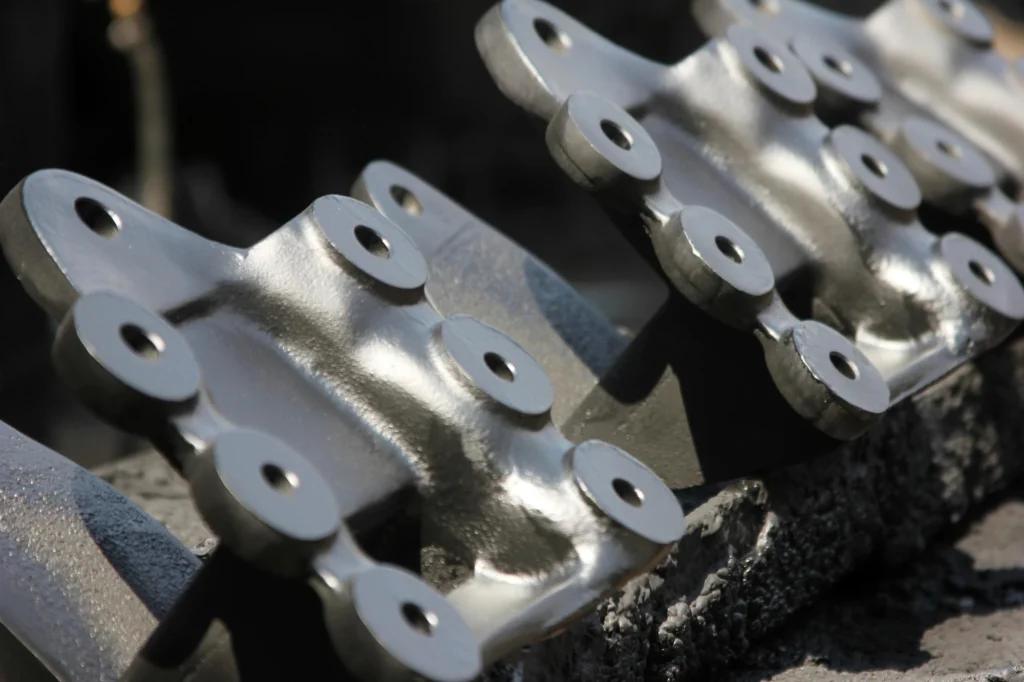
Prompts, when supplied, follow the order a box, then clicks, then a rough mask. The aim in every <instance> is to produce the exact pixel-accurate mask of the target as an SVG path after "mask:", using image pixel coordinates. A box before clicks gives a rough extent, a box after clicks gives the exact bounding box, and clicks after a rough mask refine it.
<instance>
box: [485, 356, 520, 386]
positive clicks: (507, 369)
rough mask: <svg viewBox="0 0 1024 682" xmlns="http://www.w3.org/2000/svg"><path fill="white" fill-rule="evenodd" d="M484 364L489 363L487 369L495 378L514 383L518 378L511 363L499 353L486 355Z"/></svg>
mask: <svg viewBox="0 0 1024 682" xmlns="http://www.w3.org/2000/svg"><path fill="white" fill-rule="evenodd" d="M484 362H485V363H487V369H489V370H491V372H493V373H494V376H496V377H498V378H499V379H501V380H502V381H514V380H515V378H516V368H515V365H513V364H512V363H511V362H509V361H508V360H506V359H505V358H503V357H501V356H500V355H498V354H497V353H485V354H484Z"/></svg>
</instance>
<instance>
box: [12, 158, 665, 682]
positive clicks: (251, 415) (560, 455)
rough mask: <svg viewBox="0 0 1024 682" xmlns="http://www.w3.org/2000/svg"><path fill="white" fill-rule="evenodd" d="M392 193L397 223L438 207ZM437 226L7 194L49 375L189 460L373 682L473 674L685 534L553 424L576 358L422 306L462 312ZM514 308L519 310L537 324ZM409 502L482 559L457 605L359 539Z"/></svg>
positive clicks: (322, 213)
mask: <svg viewBox="0 0 1024 682" xmlns="http://www.w3.org/2000/svg"><path fill="white" fill-rule="evenodd" d="M379 171H380V167H378V168H377V170H376V171H374V169H373V167H371V169H370V170H369V171H368V172H367V174H366V175H364V182H363V183H362V185H361V187H362V188H363V191H365V192H366V193H369V194H372V193H374V192H375V191H376V190H374V189H373V188H372V187H370V186H369V185H368V184H367V182H366V179H367V178H368V177H369V176H370V175H371V172H379ZM403 179H407V178H403ZM370 184H371V185H372V183H370ZM420 189H422V188H420ZM392 199H393V200H394V202H395V203H394V204H393V205H392V206H391V208H392V209H393V210H394V209H401V210H403V211H406V212H407V213H409V214H417V213H421V214H422V213H426V212H428V211H430V210H431V209H432V207H433V206H435V205H439V203H435V202H434V201H433V197H432V196H431V194H430V193H429V192H423V193H422V194H417V195H416V196H415V197H413V198H412V199H410V197H409V196H407V195H401V194H395V195H392ZM401 199H404V200H405V201H402V200H401ZM413 200H415V203H412V201H413ZM410 207H412V208H410ZM444 209H445V210H447V211H449V212H450V211H453V210H454V209H453V208H452V205H451V204H450V203H448V204H445V205H444ZM410 219H411V218H410ZM445 223H447V224H450V225H458V223H457V222H455V221H452V220H447V221H445ZM428 234H430V233H429V232H424V234H423V235H421V237H420V239H422V240H425V241H427V242H428V243H430V240H431V239H436V241H434V242H432V243H433V244H434V247H435V250H434V251H433V252H432V251H431V250H430V249H429V248H427V249H423V248H421V247H420V246H419V245H418V243H417V241H416V240H414V239H412V238H411V237H410V236H408V235H407V234H406V232H405V231H403V229H402V228H400V227H399V226H398V225H396V224H395V223H394V222H392V221H391V220H389V219H388V218H386V217H385V216H384V215H382V214H381V213H379V212H378V211H377V210H374V209H373V208H372V207H370V206H369V205H367V204H365V203H362V202H360V201H357V200H355V199H351V198H348V197H341V196H333V195H332V196H327V197H322V198H320V199H318V200H316V201H315V202H314V203H313V204H312V205H311V206H310V207H309V208H308V209H307V210H306V211H304V212H303V213H302V214H300V215H299V216H297V217H296V218H295V219H293V220H291V221H289V222H288V223H287V224H286V225H285V226H284V227H282V228H280V229H279V230H277V231H276V232H275V233H273V234H272V235H270V236H269V237H267V238H266V239H264V240H263V241H261V242H260V243H258V244H256V245H255V246H253V247H252V248H250V249H247V250H240V249H234V248H231V247H227V246H223V245H220V244H215V243H212V242H209V241H207V240H205V239H202V238H200V237H198V236H196V235H193V234H190V233H188V232H187V231H185V230H183V229H181V228H180V227H178V226H177V225H174V224H173V223H171V222H169V221H167V220H165V219H163V218H161V217H159V216H157V215H155V214H153V213H151V212H149V211H147V210H145V209H143V208H142V207H140V206H138V205H137V204H135V203H133V202H131V201H130V200H128V199H127V198H125V197H123V196H122V195H120V194H118V193H116V192H115V191H113V190H111V189H109V188H107V187H105V186H103V185H100V184H99V183H96V182H93V181H91V180H88V179H86V178H84V177H82V176H78V175H75V174H72V173H68V172H65V171H41V172H38V173H34V174H33V175H30V176H29V177H28V178H26V179H25V180H24V181H22V183H21V184H19V185H18V187H17V188H15V189H14V190H13V191H12V192H11V193H10V194H9V195H8V196H7V198H6V199H5V200H4V201H3V203H2V204H0V242H2V244H3V248H4V254H5V256H6V258H7V259H8V261H9V263H10V264H11V266H12V267H13V268H14V270H15V272H16V274H17V275H18V276H19V278H20V279H21V281H22V282H23V284H24V285H25V287H26V289H27V290H28V291H29V293H30V294H31V295H32V296H33V298H35V300H36V301H37V302H38V303H39V304H40V305H42V306H43V307H44V308H45V309H46V310H47V311H48V312H49V314H50V315H51V316H52V317H53V318H54V319H57V320H61V324H60V329H59V331H58V335H57V340H56V342H55V345H54V362H55V364H56V366H57V368H58V371H59V372H60V374H61V375H62V376H63V377H64V379H65V380H66V381H67V382H68V383H69V384H70V385H71V387H72V388H73V389H74V390H75V392H76V393H77V395H78V396H79V397H80V398H81V399H82V400H83V401H84V402H86V403H87V404H88V405H90V406H91V407H92V408H93V409H94V410H96V411H97V412H98V413H100V414H101V415H103V416H104V417H106V418H107V419H108V420H110V421H112V422H113V423H115V424H116V425H119V426H121V427H123V428H127V429H131V430H135V431H139V432H141V433H143V434H144V435H147V436H149V437H150V438H152V439H153V440H154V442H155V443H156V444H157V445H158V447H159V448H160V449H161V451H162V452H163V453H164V454H165V455H167V456H168V457H169V458H170V459H171V460H172V461H173V462H175V463H176V464H177V466H179V467H180V468H181V470H182V471H183V473H184V475H185V476H186V478H187V479H188V481H189V483H190V485H191V486H192V491H193V495H194V497H195V500H196V504H197V506H198V508H199V510H200V512H201V513H202V514H203V517H204V519H205V520H206V522H207V523H208V524H209V525H210V527H211V528H212V529H213V530H214V532H215V533H217V534H218V536H219V537H220V539H221V542H222V543H223V545H224V546H225V547H226V548H227V549H228V550H229V551H230V552H232V553H233V554H234V555H237V556H238V557H241V558H242V559H244V560H245V561H247V562H249V563H250V564H252V565H253V566H257V567H259V568H261V569H262V570H266V571H269V572H271V573H274V574H276V575H280V576H284V577H288V578H293V579H295V580H305V581H308V582H309V584H310V585H312V586H313V587H314V588H315V590H316V591H317V593H318V594H319V595H320V598H321V600H322V602H323V605H324V614H325V615H324V619H325V626H326V628H327V631H328V632H329V634H330V635H331V637H332V638H333V639H334V642H335V649H336V652H337V654H338V656H339V657H340V658H341V659H342V660H343V661H344V663H345V665H346V667H347V668H349V669H350V670H352V671H353V672H355V673H357V674H358V675H360V676H362V677H363V678H366V679H407V678H410V677H414V676H417V675H419V676H421V677H425V678H428V679H437V680H468V679H471V678H472V677H474V676H475V675H476V674H477V673H478V672H479V671H480V668H481V666H482V664H484V663H487V662H490V661H493V660H495V659H496V658H498V657H500V656H502V655H504V654H506V653H508V652H510V651H513V650H515V649H516V648H518V647H519V646H522V645H523V644H526V643H529V642H532V641H536V640H537V639H539V638H542V637H544V636H547V635H549V634H552V633H554V632H556V631H558V630H559V629H560V628H562V627H564V626H565V625H566V624H567V623H568V622H570V621H571V620H573V619H574V618H575V617H577V616H578V615H579V614H581V613H583V612H584V611H585V610H586V609H588V608H589V607H590V606H592V605H593V604H594V603H595V602H596V601H597V600H599V599H601V598H602V597H603V596H605V595H607V594H608V593H610V592H611V591H612V590H613V589H615V588H616V587H617V586H619V585H621V584H622V583H623V582H625V581H626V580H628V579H629V578H630V577H632V576H634V575H636V574H637V573H639V572H642V571H644V570H645V569H646V568H648V567H649V566H651V565H652V564H653V563H654V562H656V561H658V560H659V559H660V558H661V557H662V556H663V555H664V554H665V552H667V551H668V548H669V546H670V545H671V543H672V542H673V541H674V540H675V539H677V538H678V537H680V536H681V534H682V532H683V515H682V511H681V510H680V508H679V505H678V504H677V502H676V500H675V497H674V495H673V494H672V492H671V491H670V490H669V489H668V488H667V487H666V486H665V485H664V483H662V482H661V481H659V480H658V479H657V477H656V476H654V475H652V474H651V473H650V472H649V471H648V470H647V469H646V467H644V466H643V465H642V464H640V463H639V462H638V461H636V460H635V459H633V458H632V457H630V456H629V455H627V454H626V453H625V452H623V451H622V450H619V449H618V448H615V447H614V446H612V445H608V444H604V443H600V442H586V443H581V444H578V445H574V444H573V443H572V442H570V441H569V440H567V439H566V438H565V437H564V436H563V435H561V434H560V433H559V431H558V429H557V428H556V426H555V425H554V424H552V415H553V414H554V415H558V414H560V412H559V411H560V409H564V408H560V403H559V402H558V401H559V399H560V398H559V396H558V389H559V388H560V387H561V385H563V384H566V383H569V384H571V383H572V382H573V381H576V380H577V379H576V378H571V379H564V378H563V377H571V376H573V375H572V374H571V373H572V372H576V373H577V375H580V374H582V373H583V372H584V371H592V370H591V369H590V367H589V365H587V363H586V362H585V361H584V360H581V359H580V357H575V358H571V360H572V361H571V362H570V361H567V362H565V363H564V364H563V366H560V367H559V368H558V373H556V372H552V373H551V375H552V376H554V377H555V380H552V379H550V378H549V374H548V372H546V371H545V367H544V366H542V364H541V363H539V362H538V361H537V360H535V359H534V357H533V356H532V355H531V354H530V353H529V352H528V350H532V349H534V348H540V349H542V350H545V351H546V350H549V349H550V350H552V354H551V355H550V356H547V355H545V356H542V357H546V359H547V360H548V361H551V360H552V359H556V358H557V357H559V354H561V356H564V357H567V358H568V357H569V355H570V354H572V352H573V349H574V348H575V346H574V345H573V344H570V343H566V341H565V339H563V338H562V336H561V335H559V334H558V333H556V331H552V330H551V328H552V327H553V325H552V324H551V323H550V322H548V323H546V325H545V326H546V327H547V329H545V330H544V331H541V332H540V333H539V334H538V335H536V336H532V335H531V336H529V339H530V343H529V344H520V343H517V341H516V340H515V339H514V338H512V337H510V336H508V335H506V334H504V333H502V332H501V331H498V329H496V328H494V327H492V326H489V325H487V324H485V323H483V322H481V321H478V320H476V319H474V318H472V317H470V316H468V315H447V314H446V313H447V312H448V311H446V310H444V308H445V307H446V306H445V304H444V303H435V301H438V300H440V301H449V302H450V303H449V304H450V305H452V307H453V308H455V309H456V310H457V309H458V308H459V306H458V294H457V293H454V292H453V291H451V290H450V289H446V288H445V287H443V286H441V287H438V288H434V289H432V288H431V285H430V282H431V279H432V277H433V273H432V270H434V269H436V268H438V267H442V265H441V264H443V258H442V256H443V255H446V254H447V255H450V254H451V253H452V249H449V248H447V247H444V248H442V245H443V244H447V243H448V241H450V240H457V239H459V238H460V237H463V238H464V237H466V235H454V234H453V235H451V236H449V237H447V238H446V237H445V236H443V235H440V234H437V235H433V236H431V237H428V236H427V235H428ZM463 243H464V244H465V241H464V242H463ZM476 262H479V261H476ZM480 267H481V268H487V267H488V266H487V265H485V264H483V263H480ZM530 284H531V282H530V280H529V279H527V280H526V281H525V283H524V282H523V281H520V283H519V284H518V289H519V290H522V288H523V287H525V286H529V285H530ZM491 286H495V284H494V283H493V281H492V284H491ZM506 296H507V298H508V299H509V301H510V302H509V303H508V304H507V305H508V307H511V306H512V305H517V306H521V307H525V308H526V309H527V312H528V313H529V315H527V316H526V317H527V318H529V316H530V315H533V316H534V317H536V316H538V315H543V314H544V312H545V311H546V308H545V307H544V305H543V302H542V303H541V304H540V307H539V308H537V307H535V306H537V304H536V303H529V302H523V301H528V299H523V300H517V299H516V298H514V297H512V296H508V295H507V294H506ZM496 308H497V309H496V310H492V311H491V313H490V314H492V315H501V314H503V313H502V311H501V306H496ZM439 309H440V312H439ZM580 310H582V309H577V310H575V311H574V313H573V314H574V315H576V316H577V317H578V316H580V315H583V316H584V317H588V316H590V317H593V316H594V315H595V314H594V313H592V312H588V311H586V310H584V311H583V312H582V313H581V312H580ZM451 312H455V310H452V311H451ZM462 312H465V309H463V310H462ZM605 324H606V323H605ZM600 325H601V318H600V317H599V316H598V317H596V318H595V320H594V326H600ZM574 328H575V329H581V326H579V325H577V326H575V327H574ZM555 329H556V330H557V327H555ZM521 333H523V334H528V335H529V334H532V332H527V331H521ZM605 338H607V339H609V343H613V344H617V343H621V341H620V340H618V337H617V335H615V336H614V337H613V336H611V335H608V336H606V337H605ZM546 344H549V346H550V348H549V346H548V345H546ZM582 345H583V346H586V343H582ZM527 347H528V348H527ZM601 352H603V349H602V351H601ZM578 355H579V356H581V357H583V358H586V357H587V356H586V354H583V353H580V354H578ZM598 357H601V354H600V352H599V353H598ZM559 362H561V361H559ZM570 407H571V406H570ZM556 420H557V418H556ZM413 492H415V497H416V499H417V502H418V506H417V508H418V510H419V514H420V519H421V523H422V527H423V532H424V536H425V540H426V541H429V542H432V543H434V544H436V545H438V546H441V547H443V548H445V549H446V550H447V551H448V552H450V553H451V554H452V555H453V556H456V557H458V558H459V559H460V560H461V561H462V562H463V563H464V564H465V565H466V566H469V567H471V568H472V576H471V577H470V578H469V579H468V580H466V581H465V582H463V583H462V584H460V585H458V586H456V587H455V589H454V590H453V591H452V592H450V593H449V594H448V595H447V596H443V595H441V594H440V593H439V592H437V591H436V590H435V589H434V588H433V587H431V586H430V585H428V584H426V583H425V582H424V581H423V580H422V579H421V578H419V577H418V576H416V575H414V574H413V573H411V572H408V571H406V570H404V569H399V568H397V567H395V566H390V565H387V564H382V563H379V562H377V561H375V560H373V559H371V558H369V556H368V555H367V554H366V553H365V552H364V551H363V549H362V548H361V547H360V546H359V544H358V543H357V542H356V541H355V539H354V537H353V533H352V532H350V530H349V528H350V527H351V528H352V530H353V531H357V532H365V531H367V530H368V529H371V528H380V527H382V525H384V524H386V523H388V521H389V518H391V517H393V515H394V514H395V512H397V511H399V510H403V509H406V508H408V504H409V498H410V493H413ZM616 500H618V501H616Z"/></svg>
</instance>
